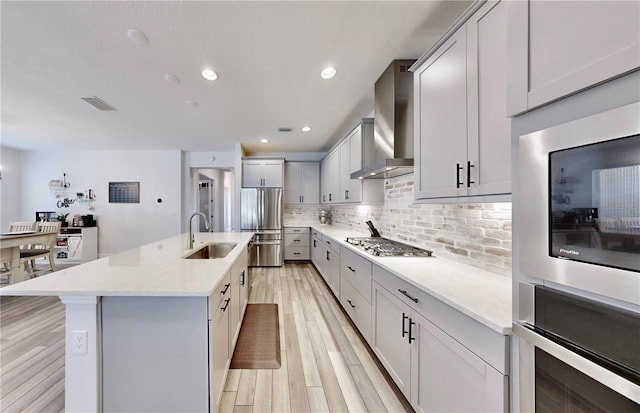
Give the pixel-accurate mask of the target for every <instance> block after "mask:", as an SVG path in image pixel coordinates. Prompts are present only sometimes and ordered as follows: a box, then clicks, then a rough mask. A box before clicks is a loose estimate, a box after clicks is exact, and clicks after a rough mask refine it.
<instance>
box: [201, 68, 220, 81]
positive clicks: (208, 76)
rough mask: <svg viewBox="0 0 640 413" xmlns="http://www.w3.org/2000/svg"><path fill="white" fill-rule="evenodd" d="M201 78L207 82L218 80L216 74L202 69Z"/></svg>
mask: <svg viewBox="0 0 640 413" xmlns="http://www.w3.org/2000/svg"><path fill="white" fill-rule="evenodd" d="M202 77H204V78H205V79H207V80H216V79H217V78H218V74H217V73H216V72H214V71H213V70H211V69H204V70H203V71H202Z"/></svg>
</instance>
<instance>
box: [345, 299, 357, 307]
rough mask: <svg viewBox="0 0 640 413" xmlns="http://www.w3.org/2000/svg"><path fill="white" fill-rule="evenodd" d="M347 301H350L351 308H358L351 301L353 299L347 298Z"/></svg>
mask: <svg viewBox="0 0 640 413" xmlns="http://www.w3.org/2000/svg"><path fill="white" fill-rule="evenodd" d="M347 302H348V303H349V305H350V306H351V308H356V306H355V305H353V303H352V302H351V300H347Z"/></svg>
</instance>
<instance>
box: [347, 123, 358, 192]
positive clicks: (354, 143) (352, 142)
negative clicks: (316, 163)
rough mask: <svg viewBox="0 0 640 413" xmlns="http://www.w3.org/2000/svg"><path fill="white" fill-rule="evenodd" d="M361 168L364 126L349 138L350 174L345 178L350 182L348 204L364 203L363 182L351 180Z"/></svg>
mask: <svg viewBox="0 0 640 413" xmlns="http://www.w3.org/2000/svg"><path fill="white" fill-rule="evenodd" d="M360 168H362V126H358V127H357V128H356V130H355V131H354V132H353V134H352V135H351V136H350V137H349V174H348V175H347V176H346V178H345V179H347V180H348V182H349V186H348V191H349V192H348V193H347V201H348V202H360V201H362V181H361V180H360V179H351V173H352V172H354V171H357V170H359V169H360Z"/></svg>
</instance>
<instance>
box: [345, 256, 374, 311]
mask: <svg viewBox="0 0 640 413" xmlns="http://www.w3.org/2000/svg"><path fill="white" fill-rule="evenodd" d="M340 275H342V277H343V278H344V279H347V280H349V282H351V284H352V285H353V286H354V287H355V288H356V289H357V290H358V291H359V292H360V293H361V294H362V295H363V296H364V297H365V298H366V300H367V301H368V302H371V261H369V260H367V259H366V258H364V257H362V256H360V255H358V254H356V253H355V252H353V251H351V250H349V249H348V248H345V247H343V248H342V251H341V253H340Z"/></svg>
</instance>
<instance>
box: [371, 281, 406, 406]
mask: <svg viewBox="0 0 640 413" xmlns="http://www.w3.org/2000/svg"><path fill="white" fill-rule="evenodd" d="M372 305H373V310H372V318H373V319H372V323H373V351H374V352H375V354H376V356H378V359H379V360H380V362H381V363H382V365H383V366H384V367H385V369H386V370H387V372H388V373H389V375H390V376H391V378H392V379H393V381H395V383H396V384H397V385H398V387H399V388H400V390H401V391H402V393H403V394H404V395H405V396H407V398H409V397H410V391H411V389H410V383H411V347H410V344H409V340H408V336H407V331H408V330H407V328H408V324H409V320H408V315H409V314H408V310H409V309H408V308H406V306H405V304H404V303H403V302H402V301H401V300H400V299H398V298H397V297H396V296H394V295H393V294H391V293H390V292H389V291H387V290H386V289H385V288H384V287H382V286H380V285H379V284H377V283H374V284H373V303H372Z"/></svg>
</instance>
